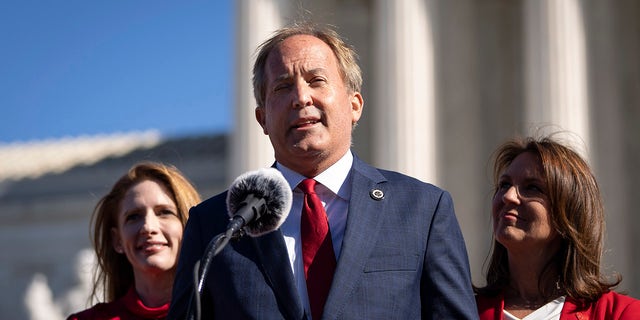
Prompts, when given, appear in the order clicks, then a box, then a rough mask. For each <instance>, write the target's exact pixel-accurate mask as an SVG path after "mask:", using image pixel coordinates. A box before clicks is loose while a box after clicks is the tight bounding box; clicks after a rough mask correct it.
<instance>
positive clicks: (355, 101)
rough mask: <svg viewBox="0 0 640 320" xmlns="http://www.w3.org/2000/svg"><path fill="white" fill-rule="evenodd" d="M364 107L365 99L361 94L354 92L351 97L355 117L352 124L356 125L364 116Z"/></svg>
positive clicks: (352, 111)
mask: <svg viewBox="0 0 640 320" xmlns="http://www.w3.org/2000/svg"><path fill="white" fill-rule="evenodd" d="M363 107H364V99H362V95H361V94H360V92H354V93H352V95H351V113H352V115H353V117H352V120H351V123H352V124H355V123H357V122H358V120H360V117H361V116H362V108H363Z"/></svg>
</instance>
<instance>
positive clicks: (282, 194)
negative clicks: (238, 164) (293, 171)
mask: <svg viewBox="0 0 640 320" xmlns="http://www.w3.org/2000/svg"><path fill="white" fill-rule="evenodd" d="M249 194H253V195H254V196H255V197H258V198H262V199H264V200H265V202H266V207H267V211H266V212H265V213H264V214H263V215H262V216H260V217H258V219H253V220H252V221H247V222H246V224H245V226H244V229H245V232H246V233H247V234H249V235H250V236H252V237H258V236H261V235H263V234H266V233H269V232H271V231H274V230H276V229H278V228H279V227H280V226H281V225H282V223H284V220H285V219H286V218H287V215H289V210H291V202H292V199H293V194H292V193H291V187H290V186H289V183H288V182H287V180H286V179H285V178H284V176H282V173H280V171H278V170H277V169H275V168H263V169H260V170H257V171H249V172H246V173H243V174H242V175H240V176H238V177H237V178H236V179H235V180H234V182H233V183H232V184H231V186H230V187H229V191H228V193H227V209H228V213H229V216H230V217H233V216H234V214H235V213H236V212H237V211H238V209H239V208H240V207H242V206H243V205H244V204H243V202H244V200H245V198H246V197H247V196H248V195H249Z"/></svg>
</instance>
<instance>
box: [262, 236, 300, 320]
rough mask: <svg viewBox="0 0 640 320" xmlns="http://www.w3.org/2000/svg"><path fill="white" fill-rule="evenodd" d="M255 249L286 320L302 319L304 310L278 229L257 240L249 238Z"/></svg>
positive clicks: (282, 238)
mask: <svg viewBox="0 0 640 320" xmlns="http://www.w3.org/2000/svg"><path fill="white" fill-rule="evenodd" d="M251 239H252V240H253V243H254V245H255V248H256V252H257V255H258V261H257V263H258V264H259V266H260V268H261V269H262V270H263V271H264V274H265V277H266V279H267V282H268V284H269V285H270V286H271V288H272V289H273V291H274V293H275V295H276V298H277V299H278V304H279V307H280V308H281V309H282V310H284V312H285V318H287V319H302V318H303V316H304V308H303V307H302V302H301V301H300V297H299V296H298V289H297V288H296V285H295V283H294V282H293V272H291V266H290V265H289V256H288V255H287V247H286V245H285V243H284V237H283V235H282V232H281V231H280V230H279V229H278V230H276V231H274V232H270V233H268V234H265V235H263V236H261V237H258V238H251Z"/></svg>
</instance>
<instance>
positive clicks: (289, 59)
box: [256, 35, 363, 176]
mask: <svg viewBox="0 0 640 320" xmlns="http://www.w3.org/2000/svg"><path fill="white" fill-rule="evenodd" d="M265 73H266V81H267V83H266V93H265V105H264V107H259V108H256V119H257V120H258V122H259V123H260V125H261V126H262V129H263V131H264V133H265V134H267V135H269V139H270V140H271V144H272V145H273V148H274V151H275V157H276V160H277V161H278V162H280V163H282V164H283V165H285V166H286V167H288V168H291V169H293V170H295V171H297V172H299V173H301V174H304V175H307V176H314V175H316V174H318V173H320V172H322V171H323V170H325V169H326V168H327V167H329V166H330V165H331V164H333V163H335V162H336V161H337V160H338V159H339V158H340V157H342V156H343V155H344V154H345V153H346V152H347V150H348V149H349V148H350V146H351V130H352V126H353V124H354V123H355V122H357V121H358V119H360V115H361V113H362V106H363V101H362V96H361V95H360V93H359V92H350V91H349V90H348V89H347V87H346V86H345V84H344V80H343V79H342V77H341V76H340V72H339V66H338V61H337V59H336V57H335V55H334V54H333V52H332V51H331V49H330V48H329V46H328V45H327V44H325V43H324V42H323V41H322V40H320V39H318V38H316V37H313V36H310V35H295V36H291V37H289V38H287V39H285V40H284V41H282V42H281V43H280V44H279V46H278V47H277V48H276V49H275V50H273V51H272V52H271V53H270V54H269V56H268V58H267V61H266V65H265Z"/></svg>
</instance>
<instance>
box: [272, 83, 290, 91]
mask: <svg viewBox="0 0 640 320" xmlns="http://www.w3.org/2000/svg"><path fill="white" fill-rule="evenodd" d="M290 86H291V85H289V84H288V83H282V84H279V85H277V86H275V87H274V88H273V91H280V90H284V89H287V88H289V87H290Z"/></svg>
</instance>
